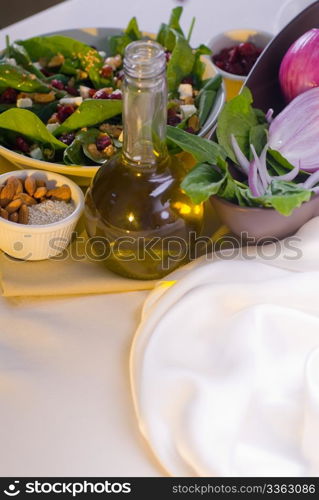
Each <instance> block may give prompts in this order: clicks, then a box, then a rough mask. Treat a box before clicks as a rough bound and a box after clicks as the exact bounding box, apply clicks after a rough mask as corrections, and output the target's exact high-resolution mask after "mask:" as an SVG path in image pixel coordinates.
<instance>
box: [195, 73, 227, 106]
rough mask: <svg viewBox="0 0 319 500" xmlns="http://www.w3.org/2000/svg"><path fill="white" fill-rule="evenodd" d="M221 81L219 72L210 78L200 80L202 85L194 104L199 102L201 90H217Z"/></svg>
mask: <svg viewBox="0 0 319 500" xmlns="http://www.w3.org/2000/svg"><path fill="white" fill-rule="evenodd" d="M222 82H223V78H222V76H221V75H220V74H217V75H216V76H213V77H212V78H208V80H205V82H202V83H203V86H202V88H201V89H200V91H199V93H198V95H197V97H196V104H198V103H199V100H200V98H201V95H202V93H203V92H205V91H206V90H215V92H217V91H218V90H219V89H220V87H221V84H222Z"/></svg>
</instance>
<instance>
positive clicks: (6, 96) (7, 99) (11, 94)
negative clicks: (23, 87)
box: [0, 87, 18, 104]
mask: <svg viewBox="0 0 319 500" xmlns="http://www.w3.org/2000/svg"><path fill="white" fill-rule="evenodd" d="M17 96H18V92H17V91H16V90H15V89H12V88H11V87H9V88H8V89H6V90H5V91H4V92H3V93H2V95H1V98H0V102H2V103H3V104H14V103H15V102H16V100H17Z"/></svg>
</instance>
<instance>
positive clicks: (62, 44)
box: [18, 35, 103, 85]
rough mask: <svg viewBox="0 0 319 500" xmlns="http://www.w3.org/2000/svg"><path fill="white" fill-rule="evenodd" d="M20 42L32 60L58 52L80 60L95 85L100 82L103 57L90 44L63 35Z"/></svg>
mask: <svg viewBox="0 0 319 500" xmlns="http://www.w3.org/2000/svg"><path fill="white" fill-rule="evenodd" d="M18 43H19V44H20V45H22V46H23V47H24V48H25V49H26V51H27V52H28V54H29V56H30V58H31V59H32V61H38V60H39V59H41V58H45V59H51V58H52V57H53V56H55V55H57V54H62V55H63V56H64V57H65V58H67V59H71V60H79V61H80V66H81V69H83V70H84V71H86V72H87V73H88V75H89V78H90V80H91V81H92V82H93V83H94V84H95V85H98V84H99V81H100V69H101V67H102V65H103V58H102V57H101V56H100V54H99V53H98V51H97V50H96V49H93V48H92V47H90V46H89V45H86V44H85V43H82V42H79V41H78V40H74V39H73V38H69V37H67V36H62V35H51V36H36V37H34V38H29V39H28V40H23V41H19V42H18Z"/></svg>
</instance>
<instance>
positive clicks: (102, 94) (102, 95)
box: [93, 89, 110, 99]
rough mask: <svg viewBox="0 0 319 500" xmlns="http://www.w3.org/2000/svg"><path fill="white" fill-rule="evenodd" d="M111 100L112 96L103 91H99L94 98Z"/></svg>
mask: <svg viewBox="0 0 319 500" xmlns="http://www.w3.org/2000/svg"><path fill="white" fill-rule="evenodd" d="M109 98H110V94H108V93H107V92H105V90H103V89H100V90H97V91H96V92H95V94H94V96H93V99H109Z"/></svg>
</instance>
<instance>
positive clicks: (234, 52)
mask: <svg viewBox="0 0 319 500" xmlns="http://www.w3.org/2000/svg"><path fill="white" fill-rule="evenodd" d="M239 57H240V52H239V49H238V47H234V48H232V49H230V51H229V53H228V62H229V63H230V64H232V63H234V62H237V61H238V59H239Z"/></svg>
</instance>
